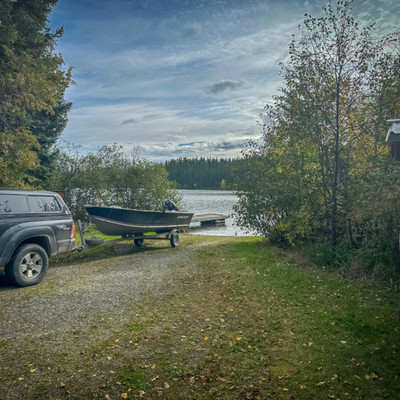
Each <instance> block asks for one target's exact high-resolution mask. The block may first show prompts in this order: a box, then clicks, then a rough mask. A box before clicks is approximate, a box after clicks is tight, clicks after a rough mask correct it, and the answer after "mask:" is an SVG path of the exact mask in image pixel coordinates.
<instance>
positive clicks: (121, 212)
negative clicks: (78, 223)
mask: <svg viewBox="0 0 400 400" xmlns="http://www.w3.org/2000/svg"><path fill="white" fill-rule="evenodd" d="M85 208H86V211H87V212H88V214H89V215H90V217H91V220H92V222H93V223H94V224H96V226H97V228H98V229H99V231H100V232H101V233H103V234H104V235H109V236H120V235H121V236H125V235H133V236H134V235H141V234H143V233H147V232H156V233H164V232H169V231H171V230H172V229H180V228H181V229H182V228H187V227H188V226H189V224H190V221H191V220H192V216H193V214H191V213H181V212H175V211H147V210H133V209H129V208H116V207H115V208H114V207H99V206H85Z"/></svg>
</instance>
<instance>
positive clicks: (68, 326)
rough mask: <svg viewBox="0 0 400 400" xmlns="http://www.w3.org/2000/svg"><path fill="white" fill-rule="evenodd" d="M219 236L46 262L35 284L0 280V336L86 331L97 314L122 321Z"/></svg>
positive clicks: (181, 276)
mask: <svg viewBox="0 0 400 400" xmlns="http://www.w3.org/2000/svg"><path fill="white" fill-rule="evenodd" d="M218 241H219V242H223V241H224V238H208V239H204V238H202V239H200V238H199V240H198V241H193V240H192V241H191V243H190V244H189V245H187V246H182V247H178V248H176V249H171V248H168V247H166V246H164V247H160V246H158V247H157V246H153V245H152V244H149V246H148V248H146V249H144V251H140V252H136V251H135V252H133V253H132V254H130V255H125V256H120V257H112V258H106V259H103V260H99V261H91V262H83V263H81V264H76V265H62V266H56V267H50V268H49V271H48V273H47V276H46V277H45V279H44V280H43V281H42V283H40V284H39V285H36V286H33V287H27V288H11V287H7V286H5V284H4V283H2V284H1V283H0V304H1V308H0V321H1V322H0V340H6V339H23V338H24V337H29V338H32V339H33V338H35V337H41V336H42V335H49V334H52V333H57V334H60V333H63V332H66V331H69V332H70V331H71V330H80V331H87V330H88V329H89V328H90V326H92V324H94V323H96V322H98V321H99V319H100V318H115V319H118V320H119V321H120V322H123V321H122V320H121V318H122V319H123V316H124V314H125V311H126V310H127V309H128V308H129V307H131V306H132V305H133V304H135V303H137V302H140V300H141V299H143V298H144V296H158V295H160V294H165V293H168V292H169V291H171V292H173V291H174V290H176V288H177V286H179V282H180V281H182V280H185V279H188V278H190V277H191V276H192V275H193V274H196V268H195V262H194V261H195V260H196V257H197V253H198V251H199V249H200V248H201V247H202V246H204V245H207V244H210V243H213V244H215V243H216V242H218Z"/></svg>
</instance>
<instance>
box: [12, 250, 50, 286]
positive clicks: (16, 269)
mask: <svg viewBox="0 0 400 400" xmlns="http://www.w3.org/2000/svg"><path fill="white" fill-rule="evenodd" d="M48 266H49V257H48V255H47V253H46V250H45V249H44V248H43V247H42V246H39V245H38V244H33V243H32V244H25V245H23V246H21V247H19V248H18V249H17V250H16V251H15V253H14V255H13V256H12V258H11V261H10V262H9V264H8V265H7V266H6V268H5V272H6V276H7V279H8V280H9V281H10V282H11V283H13V284H14V285H17V286H31V285H36V284H37V283H39V282H40V281H41V280H42V279H43V278H44V276H45V275H46V272H47V267H48Z"/></svg>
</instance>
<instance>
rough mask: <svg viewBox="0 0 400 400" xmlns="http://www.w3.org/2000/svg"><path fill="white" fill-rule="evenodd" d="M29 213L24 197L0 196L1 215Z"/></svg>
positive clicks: (16, 195)
mask: <svg viewBox="0 0 400 400" xmlns="http://www.w3.org/2000/svg"><path fill="white" fill-rule="evenodd" d="M27 212H29V209H28V204H27V203H26V198H25V196H24V195H18V194H0V215H1V214H23V213H27Z"/></svg>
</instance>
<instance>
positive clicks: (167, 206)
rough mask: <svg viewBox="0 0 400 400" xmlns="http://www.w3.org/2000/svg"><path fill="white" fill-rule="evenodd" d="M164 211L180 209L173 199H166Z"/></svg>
mask: <svg viewBox="0 0 400 400" xmlns="http://www.w3.org/2000/svg"><path fill="white" fill-rule="evenodd" d="M164 211H179V210H178V207H177V206H176V205H175V203H174V202H173V201H171V200H166V201H165V203H164Z"/></svg>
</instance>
